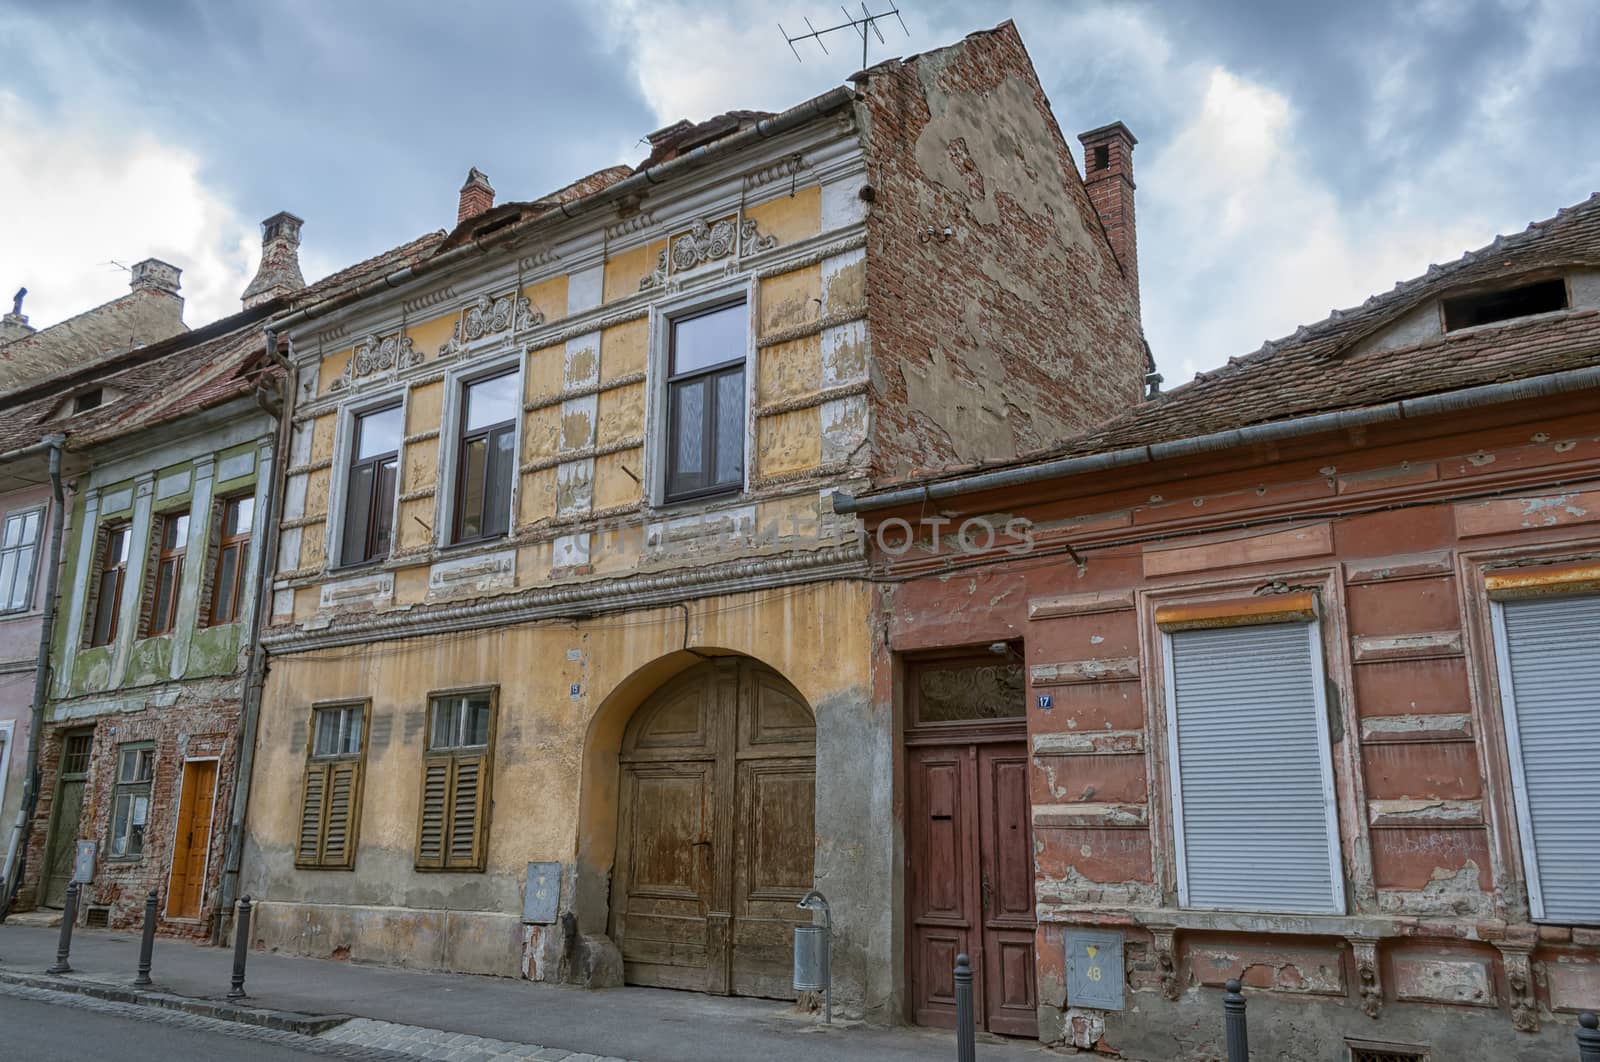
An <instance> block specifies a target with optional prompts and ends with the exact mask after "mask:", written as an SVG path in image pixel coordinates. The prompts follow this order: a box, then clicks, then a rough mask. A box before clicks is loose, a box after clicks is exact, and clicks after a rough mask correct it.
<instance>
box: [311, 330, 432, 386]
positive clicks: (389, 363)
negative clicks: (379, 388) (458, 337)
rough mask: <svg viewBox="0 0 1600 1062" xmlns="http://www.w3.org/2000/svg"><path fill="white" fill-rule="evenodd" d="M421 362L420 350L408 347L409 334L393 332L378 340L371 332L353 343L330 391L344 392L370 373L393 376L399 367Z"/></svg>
mask: <svg viewBox="0 0 1600 1062" xmlns="http://www.w3.org/2000/svg"><path fill="white" fill-rule="evenodd" d="M421 364H422V352H421V351H420V350H415V349H413V348H412V346H411V337H410V336H403V335H400V334H398V333H397V334H395V335H392V336H386V337H384V338H382V339H380V338H379V337H378V336H377V335H376V334H375V333H368V334H367V337H366V338H365V339H363V340H362V341H361V342H359V343H357V344H356V348H355V350H354V351H353V352H352V353H351V355H350V360H349V361H348V362H347V363H346V364H345V367H344V372H342V373H340V374H339V378H338V379H336V380H334V381H333V383H332V385H331V386H330V388H329V389H330V390H333V391H345V390H349V389H350V388H352V387H354V386H356V384H358V383H360V382H362V381H364V380H365V379H367V378H368V377H370V376H375V375H377V374H379V373H387V374H389V375H390V376H393V375H394V374H395V373H397V372H399V371H400V370H401V369H409V368H411V367H412V366H413V365H421Z"/></svg>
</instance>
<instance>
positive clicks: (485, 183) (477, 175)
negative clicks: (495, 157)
mask: <svg viewBox="0 0 1600 1062" xmlns="http://www.w3.org/2000/svg"><path fill="white" fill-rule="evenodd" d="M492 206H494V189H493V188H491V187H490V186H489V175H488V174H486V173H484V172H483V171H482V170H480V169H478V167H476V166H474V167H472V169H470V170H468V171H467V183H466V184H464V185H462V186H461V200H460V202H459V204H458V205H457V206H456V224H457V225H459V224H461V223H462V222H463V221H465V220H467V219H468V218H475V217H477V216H478V215H479V214H482V213H483V212H484V211H485V210H488V209H489V208H490V207H492Z"/></svg>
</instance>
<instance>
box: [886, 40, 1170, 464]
mask: <svg viewBox="0 0 1600 1062" xmlns="http://www.w3.org/2000/svg"><path fill="white" fill-rule="evenodd" d="M861 90H862V91H861V103H860V106H859V108H858V116H859V118H860V120H861V123H862V126H863V130H864V141H865V144H866V153H867V159H868V180H869V181H870V182H871V183H872V185H873V188H874V193H875V194H874V201H873V204H872V208H871V212H870V218H869V220H868V224H867V291H868V330H869V333H868V334H869V336H870V342H871V344H872V355H873V361H874V366H875V373H874V379H873V394H872V401H873V415H874V418H875V431H876V452H875V468H874V471H875V473H876V475H877V476H878V478H879V479H880V480H886V479H896V478H903V477H905V476H907V475H908V474H910V473H912V472H914V471H915V470H918V469H926V468H938V467H945V466H950V465H955V464H964V463H970V462H973V461H982V460H993V459H999V458H1005V457H1009V456H1012V455H1014V454H1017V453H1019V452H1026V451H1029V450H1032V449H1036V448H1038V447H1040V446H1043V445H1045V444H1047V443H1049V442H1051V441H1053V440H1055V439H1057V438H1060V437H1062V436H1065V435H1068V434H1072V433H1074V432H1076V431H1078V430H1080V429H1083V428H1086V427H1088V426H1089V425H1091V424H1093V423H1096V422H1098V421H1100V420H1103V419H1105V418H1107V417H1109V416H1111V415H1113V414H1116V413H1120V412H1123V411H1125V410H1126V409H1127V408H1128V407H1129V406H1130V405H1132V404H1133V403H1135V402H1137V401H1139V397H1140V394H1141V392H1142V380H1143V374H1144V372H1145V352H1144V344H1143V338H1142V333H1141V330H1140V325H1139V320H1138V304H1137V298H1136V293H1135V291H1134V289H1133V286H1132V285H1131V284H1130V283H1129V281H1128V279H1127V278H1126V277H1124V275H1123V272H1122V270H1121V268H1120V267H1119V265H1118V263H1117V261H1116V258H1115V256H1114V255H1113V254H1112V251H1111V248H1110V245H1109V244H1108V242H1107V240H1106V236H1105V232H1104V229H1103V227H1102V225H1101V222H1100V219H1099V217H1098V216H1097V215H1096V214H1095V209H1094V206H1093V204H1092V203H1091V202H1090V200H1089V196H1088V194H1087V193H1086V192H1085V190H1084V187H1083V183H1082V181H1081V180H1080V178H1079V176H1078V172H1077V167H1076V165H1075V163H1074V162H1073V159H1072V155H1071V152H1070V151H1069V149H1068V146H1067V142H1066V140H1065V139H1064V138H1063V137H1062V135H1061V131H1060V129H1059V128H1058V127H1057V125H1056V122H1055V118H1054V117H1053V115H1052V114H1051V111H1050V104H1049V101H1048V100H1047V99H1046V98H1045V95H1044V91H1043V89H1042V88H1041V87H1040V85H1039V81H1038V78H1037V76H1036V75H1035V73H1034V70H1033V65H1032V63H1031V61H1030V60H1029V58H1028V54H1027V52H1026V50H1025V49H1024V48H1023V45H1022V40H1021V38H1020V36H1019V35H1018V33H1017V31H1016V28H1015V27H1014V26H1013V25H1011V23H1009V22H1007V23H1005V24H1003V25H1001V26H1000V27H999V28H997V29H995V30H993V31H990V32H986V33H979V34H974V35H972V36H971V37H968V38H967V39H966V40H965V41H963V42H962V43H961V44H958V45H955V46H953V47H951V48H946V49H942V50H940V51H937V52H931V53H929V54H927V55H922V56H918V57H915V58H913V59H911V60H909V61H906V62H901V61H898V60H896V61H893V62H889V63H885V64H882V65H880V66H877V67H874V68H872V70H871V71H870V72H869V73H868V75H867V76H866V79H865V81H864V82H862V83H861ZM929 226H932V227H933V229H934V234H933V235H932V236H931V237H930V236H929V235H928V232H927V230H928V228H929ZM947 227H948V228H949V229H950V230H951V234H950V236H949V237H948V238H945V236H944V230H945V229H946V228H947Z"/></svg>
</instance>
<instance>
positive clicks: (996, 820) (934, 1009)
mask: <svg viewBox="0 0 1600 1062" xmlns="http://www.w3.org/2000/svg"><path fill="white" fill-rule="evenodd" d="M907 759H908V770H909V783H910V785H909V789H910V792H909V797H910V801H909V820H908V821H909V824H910V837H909V849H910V852H909V854H910V868H909V870H910V874H909V878H910V881H909V889H908V895H909V897H910V904H909V915H910V937H911V954H910V971H911V994H912V1010H913V1014H912V1017H913V1019H914V1020H915V1021H916V1022H917V1023H918V1024H919V1025H935V1026H946V1027H949V1026H953V1025H954V1024H955V979H954V970H955V962H956V956H957V955H958V954H960V953H962V952H965V953H966V954H967V955H968V956H969V957H970V958H971V960H972V966H973V971H974V974H975V976H976V985H975V992H974V1000H973V1002H974V1007H975V1009H976V1012H977V1013H976V1018H977V1022H978V1024H979V1026H980V1027H982V1028H985V1029H988V1030H989V1031H990V1032H995V1033H1002V1034H1006V1035H1011V1036H1036V1035H1038V1024H1037V1008H1038V992H1037V990H1036V986H1035V981H1034V961H1033V958H1034V957H1033V933H1034V909H1033V840H1032V837H1033V834H1032V830H1031V829H1030V817H1029V806H1028V755H1027V745H1026V743H1025V742H1012V741H1005V742H984V743H972V744H961V745H954V744H948V745H947V744H939V745H925V746H918V747H913V748H911V749H910V750H908V757H907Z"/></svg>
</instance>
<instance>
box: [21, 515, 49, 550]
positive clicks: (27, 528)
mask: <svg viewBox="0 0 1600 1062" xmlns="http://www.w3.org/2000/svg"><path fill="white" fill-rule="evenodd" d="M43 517H44V513H43V512H41V511H40V510H38V509H35V510H34V511H33V512H31V513H29V514H28V515H26V516H24V517H23V518H22V541H24V542H37V541H39V522H40V520H41V519H42V518H43Z"/></svg>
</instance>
